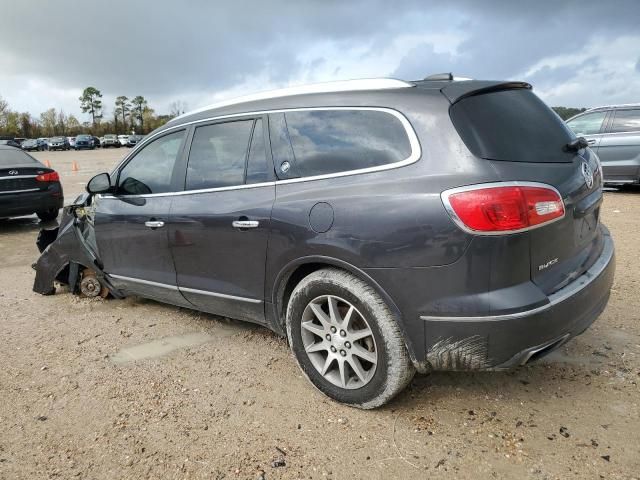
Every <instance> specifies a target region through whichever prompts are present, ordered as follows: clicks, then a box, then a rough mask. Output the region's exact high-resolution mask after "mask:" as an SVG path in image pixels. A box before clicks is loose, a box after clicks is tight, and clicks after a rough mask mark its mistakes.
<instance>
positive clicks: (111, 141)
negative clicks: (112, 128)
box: [102, 133, 122, 148]
mask: <svg viewBox="0 0 640 480" xmlns="http://www.w3.org/2000/svg"><path fill="white" fill-rule="evenodd" d="M121 146H122V145H120V140H118V136H117V135H113V134H111V133H109V134H107V135H105V136H104V140H103V141H102V148H109V147H118V148H120V147H121Z"/></svg>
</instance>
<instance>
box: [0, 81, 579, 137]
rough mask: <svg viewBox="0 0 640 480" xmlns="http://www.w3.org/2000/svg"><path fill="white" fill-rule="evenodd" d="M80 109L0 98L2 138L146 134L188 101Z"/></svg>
mask: <svg viewBox="0 0 640 480" xmlns="http://www.w3.org/2000/svg"><path fill="white" fill-rule="evenodd" d="M78 100H80V109H81V110H82V112H83V113H88V114H89V115H90V117H91V121H85V122H82V123H81V122H80V121H79V120H78V119H77V118H76V117H75V115H67V114H66V113H65V112H64V111H62V110H60V111H57V110H56V109H55V108H50V109H48V110H46V111H44V112H42V113H41V114H40V116H39V117H34V116H32V115H31V114H30V113H29V112H17V111H14V110H12V109H11V108H10V107H9V104H8V103H7V102H6V101H5V100H3V99H2V97H1V96H0V135H9V136H14V137H24V138H37V137H52V136H55V135H66V136H74V135H78V134H79V133H90V134H92V135H96V136H102V135H104V134H107V133H115V134H121V133H125V134H128V133H131V132H135V133H138V134H142V135H144V134H146V133H149V132H150V131H152V130H155V129H156V128H158V127H160V126H162V125H164V124H165V123H166V122H168V121H169V120H171V119H172V118H174V117H176V116H178V115H180V114H181V113H184V111H185V110H186V105H185V104H184V102H180V101H177V102H173V103H172V104H171V106H170V112H169V114H167V115H157V114H156V113H155V111H154V109H153V108H151V107H150V106H149V104H148V102H147V100H146V99H145V98H144V97H143V96H141V95H137V96H135V97H133V98H131V99H129V97H127V96H125V95H120V96H118V97H116V99H115V102H114V108H113V114H112V116H111V117H109V118H107V117H106V116H105V115H104V113H105V109H104V106H103V102H102V92H100V90H98V89H97V88H95V87H87V88H85V89H84V90H83V92H82V95H81V96H80V98H79V99H78ZM552 108H553V110H554V111H555V112H556V113H557V114H558V115H559V116H560V118H562V119H563V120H567V119H568V118H571V117H573V116H574V115H577V114H578V113H582V112H584V111H585V110H586V108H574V107H552Z"/></svg>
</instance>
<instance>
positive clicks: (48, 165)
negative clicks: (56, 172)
mask: <svg viewBox="0 0 640 480" xmlns="http://www.w3.org/2000/svg"><path fill="white" fill-rule="evenodd" d="M44 166H45V167H47V168H51V162H50V161H49V160H45V161H44Z"/></svg>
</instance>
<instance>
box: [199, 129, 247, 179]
mask: <svg viewBox="0 0 640 480" xmlns="http://www.w3.org/2000/svg"><path fill="white" fill-rule="evenodd" d="M253 124H254V121H253V120H240V121H235V122H228V123H216V124H213V125H205V126H202V127H197V128H196V130H195V133H194V135H193V141H192V143H191V150H190V152H189V162H188V164H187V179H186V189H187V190H201V189H206V188H220V187H231V186H235V185H243V184H244V181H245V168H246V163H247V154H248V150H249V139H250V137H251V132H252V130H253Z"/></svg>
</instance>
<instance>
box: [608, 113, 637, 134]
mask: <svg viewBox="0 0 640 480" xmlns="http://www.w3.org/2000/svg"><path fill="white" fill-rule="evenodd" d="M623 132H640V110H617V111H616V118H614V119H613V125H612V126H611V133H623Z"/></svg>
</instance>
